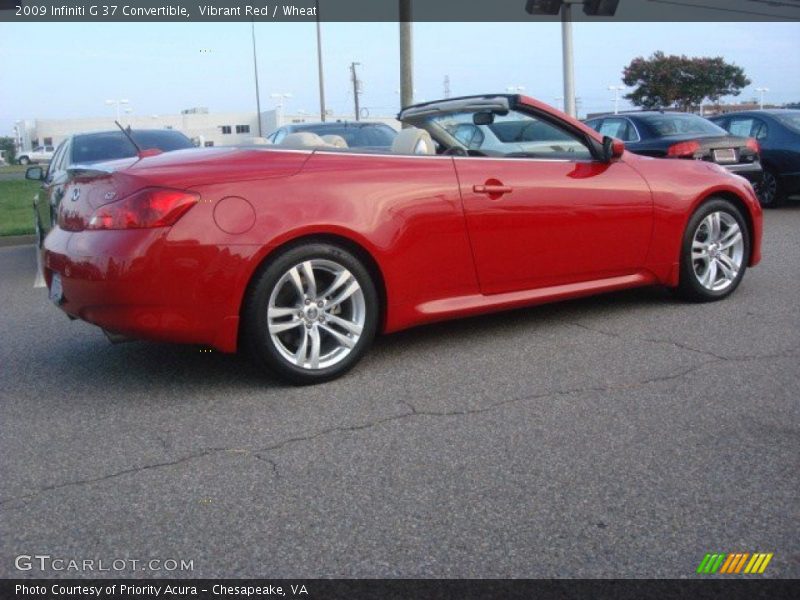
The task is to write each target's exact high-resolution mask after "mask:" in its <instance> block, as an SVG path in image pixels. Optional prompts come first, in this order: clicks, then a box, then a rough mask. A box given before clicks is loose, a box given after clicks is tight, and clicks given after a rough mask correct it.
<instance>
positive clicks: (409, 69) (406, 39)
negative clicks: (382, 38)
mask: <svg viewBox="0 0 800 600" xmlns="http://www.w3.org/2000/svg"><path fill="white" fill-rule="evenodd" d="M411 27H412V22H411V0H400V108H401V109H402V108H405V107H406V106H411V105H412V104H414V49H413V33H412V29H411Z"/></svg>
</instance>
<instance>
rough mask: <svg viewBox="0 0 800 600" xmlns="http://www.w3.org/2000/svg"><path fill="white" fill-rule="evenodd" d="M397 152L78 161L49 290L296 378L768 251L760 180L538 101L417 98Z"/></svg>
mask: <svg viewBox="0 0 800 600" xmlns="http://www.w3.org/2000/svg"><path fill="white" fill-rule="evenodd" d="M400 119H401V121H402V122H403V124H404V125H405V126H406V128H404V129H403V130H402V131H401V132H400V134H398V136H397V138H396V139H395V140H394V143H393V145H392V147H391V149H390V150H375V151H370V152H364V151H363V149H354V150H351V149H349V148H347V144H346V143H344V140H342V139H341V138H340V139H334V138H336V137H337V136H325V138H321V137H319V136H317V135H315V134H312V133H295V134H291V135H288V136H286V137H285V138H284V139H283V140H282V141H281V143H280V144H279V145H267V146H263V145H262V146H255V147H250V148H244V147H238V148H233V147H231V148H209V149H191V150H179V151H176V152H170V153H166V154H160V155H156V156H153V155H152V154H153V153H152V152H147V153H143V155H142V156H139V157H135V158H131V159H125V160H121V161H115V162H109V163H104V164H102V165H97V164H93V165H87V166H80V165H76V166H74V167H72V168H71V169H70V175H71V180H70V182H69V183H68V185H67V187H66V188H65V194H64V199H63V201H62V203H61V207H60V211H59V214H58V224H57V226H56V227H55V228H54V229H53V231H52V232H51V233H50V234H49V235H48V236H47V239H46V241H45V245H44V265H45V271H46V272H45V278H46V281H47V283H48V287H49V291H50V297H51V299H52V300H53V301H54V302H55V303H56V304H57V305H59V306H60V307H61V309H62V310H64V311H65V312H66V313H67V314H68V315H69V316H71V317H73V318H79V319H83V320H85V321H88V322H90V323H94V324H95V325H98V326H99V327H101V328H103V329H104V330H106V331H107V332H111V333H112V334H114V336H115V337H128V338H138V339H149V340H162V341H169V342H181V343H189V344H202V345H209V346H213V347H214V348H216V349H218V350H221V351H223V352H234V351H236V350H238V349H240V348H242V349H247V350H249V351H251V353H252V354H253V355H254V356H255V357H256V359H257V360H258V361H259V362H260V364H261V365H263V366H265V367H268V368H269V369H270V370H271V371H273V372H275V373H277V374H278V375H280V376H282V377H284V378H285V379H288V380H290V381H292V382H295V383H314V382H320V381H324V380H328V379H331V378H333V377H336V376H338V375H340V374H342V373H343V372H345V371H346V370H347V369H349V368H350V367H352V366H353V365H354V364H355V363H356V362H357V361H358V359H359V358H361V357H362V356H363V355H364V353H365V351H366V350H367V348H368V346H369V344H370V342H371V341H372V339H373V337H374V336H375V334H376V333H377V332H393V331H397V330H400V329H403V328H406V327H411V326H414V325H420V324H422V323H427V322H430V321H436V320H441V319H449V318H453V317H460V316H464V315H473V314H477V313H484V312H489V311H497V310H503V309H509V308H514V307H520V306H526V305H532V304H537V303H542V302H550V301H554V300H559V299H563V298H575V297H578V296H585V295H589V294H595V293H599V292H607V291H610V290H619V289H622V288H632V287H636V286H646V285H653V284H660V285H664V286H668V287H671V288H676V289H677V290H678V291H679V292H680V293H681V294H682V295H683V296H685V297H686V298H688V299H691V300H695V301H708V300H718V299H721V298H724V297H725V296H727V295H729V294H730V293H732V292H733V291H734V290H735V289H736V287H737V286H738V285H739V283H740V282H741V280H742V277H743V275H744V272H745V269H746V268H747V267H748V266H752V265H755V264H757V263H758V262H759V260H760V245H761V231H762V213H761V209H760V207H759V204H758V201H757V199H756V196H755V194H754V192H753V189H752V187H751V186H750V184H749V183H748V182H747V181H745V180H744V179H743V178H741V177H739V176H737V175H733V174H731V173H729V172H728V171H726V170H725V169H723V168H721V167H719V166H717V165H716V164H713V163H709V162H704V161H700V160H698V161H677V160H663V159H656V158H648V157H642V156H637V155H634V154H631V153H628V152H626V151H625V150H624V146H623V143H622V142H620V141H618V140H614V139H612V138H608V137H605V138H604V137H601V136H600V135H599V134H598V133H597V132H596V131H594V130H593V129H591V128H589V127H587V126H585V125H583V124H582V123H580V122H578V121H576V120H574V119H572V118H570V117H568V116H566V115H564V114H563V113H561V112H559V111H557V110H555V109H553V108H551V107H549V106H547V105H545V104H542V103H540V102H537V101H536V100H533V99H531V98H527V97H524V96H517V95H488V96H474V97H466V98H456V99H447V100H443V101H439V102H429V103H425V104H418V105H415V106H411V107H409V108H406V109H405V110H403V111H402V112H401V114H400Z"/></svg>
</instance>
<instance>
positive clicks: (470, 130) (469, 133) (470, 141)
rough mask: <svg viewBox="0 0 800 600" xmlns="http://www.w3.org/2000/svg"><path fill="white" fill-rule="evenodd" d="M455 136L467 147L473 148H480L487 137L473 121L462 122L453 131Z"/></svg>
mask: <svg viewBox="0 0 800 600" xmlns="http://www.w3.org/2000/svg"><path fill="white" fill-rule="evenodd" d="M453 136H454V137H455V138H456V139H457V140H458V141H459V142H461V143H462V144H463V145H464V147H465V148H469V149H471V150H477V149H478V148H480V147H481V145H482V144H483V140H484V138H485V136H484V135H483V132H482V131H481V130H480V129H479V128H478V127H477V126H476V125H473V124H472V123H460V124H459V125H458V126H457V127H456V129H455V131H454V132H453Z"/></svg>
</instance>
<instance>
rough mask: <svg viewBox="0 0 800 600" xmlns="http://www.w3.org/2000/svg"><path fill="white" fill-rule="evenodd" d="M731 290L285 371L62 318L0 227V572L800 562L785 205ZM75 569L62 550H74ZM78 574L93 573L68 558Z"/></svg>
mask: <svg viewBox="0 0 800 600" xmlns="http://www.w3.org/2000/svg"><path fill="white" fill-rule="evenodd" d="M765 230H766V236H765V237H766V239H765V245H764V261H763V263H762V264H761V265H760V266H759V267H758V268H756V269H753V270H751V271H749V272H748V273H747V275H746V277H745V279H744V282H743V284H742V286H741V287H740V288H739V290H738V291H737V292H736V294H735V295H734V296H733V297H732V298H730V299H729V300H727V301H724V302H721V303H715V304H706V305H690V304H684V303H681V302H679V301H676V300H675V299H673V298H672V296H671V295H670V294H669V293H667V292H666V291H663V290H660V289H644V290H636V291H631V292H625V293H615V294H611V295H606V296H602V297H597V298H591V299H586V300H580V301H573V302H568V303H562V304H558V305H550V306H542V307H536V308H532V309H526V310H519V311H514V312H509V313H503V314H498V315H492V316H488V317H480V318H475V319H470V320H464V321H457V322H451V323H444V324H439V325H434V326H430V327H424V328H419V329H416V330H412V331H407V332H403V333H400V334H396V335H392V336H388V337H384V338H381V339H379V340H378V341H377V342H376V345H375V347H374V348H373V350H372V352H371V353H370V354H369V356H368V357H367V358H366V359H365V360H364V361H363V362H362V363H361V364H360V365H359V366H358V367H357V368H356V370H355V371H354V372H352V373H351V374H350V375H348V376H346V377H345V378H343V379H341V380H339V381H335V382H333V383H329V384H325V385H322V386H317V387H311V388H294V387H286V386H283V385H280V384H278V383H277V382H276V381H273V380H271V379H270V378H268V377H265V376H263V375H262V374H260V373H258V372H256V371H255V370H254V369H253V368H252V367H251V366H250V365H249V363H247V362H246V361H245V360H244V359H242V358H239V357H236V356H226V355H222V354H219V353H203V352H200V349H198V348H191V347H179V346H169V345H159V344H151V343H143V342H137V343H131V344H124V345H117V346H111V345H110V344H108V342H107V341H106V340H105V338H104V336H103V335H102V333H101V332H100V331H99V330H98V329H95V328H94V327H92V326H89V325H87V324H84V323H80V322H69V321H68V320H67V319H66V317H64V316H63V315H62V314H61V313H60V311H58V310H57V309H55V308H54V307H53V306H51V305H50V304H49V302H48V300H47V295H46V292H45V290H44V289H42V288H34V287H33V282H34V266H33V265H34V252H33V248H32V247H12V248H0V278H1V280H2V284H0V303H1V304H2V313H1V314H2V316H1V317H0V323H1V324H2V340H3V341H2V346H0V365H1V366H0V373H2V386H1V387H0V434H1V436H2V438H1V442H0V444H1V445H2V453H0V464H1V465H2V472H0V480H1V481H2V482H3V484H2V491H1V497H0V576H2V577H19V576H37V577H39V576H64V575H66V574H67V573H63V572H62V573H59V572H55V571H47V572H45V573H41V572H38V571H36V570H34V571H26V572H19V571H17V570H15V568H14V558H15V557H16V556H18V555H20V554H36V553H39V554H48V555H51V556H53V557H60V558H65V559H77V560H82V559H85V558H88V559H104V560H106V561H111V560H114V559H142V560H149V559H176V560H180V559H183V560H192V561H193V565H194V570H193V571H191V572H173V573H169V574H167V573H164V572H140V573H137V572H135V571H130V570H123V571H121V572H119V573H114V572H112V573H104V575H106V576H109V575H110V576H114V575H124V576H132V575H143V576H162V577H163V576H165V575H170V576H192V577H218V576H227V577H293V578H296V577H467V578H470V577H695V576H696V575H695V574H694V572H695V569H696V567H697V565H698V563H699V562H700V560H701V559H702V558H703V555H704V554H705V553H706V552H774V558H773V559H772V562H771V563H770V565H769V568H768V569H767V571H766V574H765V576H772V577H800V503H798V490H800V382H799V381H798V373H800V309H798V298H800V244H799V243H798V237H799V236H800V203H796V204H794V205H793V206H790V207H787V208H784V209H780V210H776V211H770V212H767V214H766V223H765ZM68 574H69V575H71V576H76V575H78V576H79V575H81V574H80V573H75V572H71V573H68ZM85 575H87V576H96V575H98V573H92V572H88V573H85Z"/></svg>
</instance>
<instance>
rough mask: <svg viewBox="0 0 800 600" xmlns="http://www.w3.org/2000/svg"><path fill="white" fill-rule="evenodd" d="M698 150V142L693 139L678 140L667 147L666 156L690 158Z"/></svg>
mask: <svg viewBox="0 0 800 600" xmlns="http://www.w3.org/2000/svg"><path fill="white" fill-rule="evenodd" d="M698 150H700V142H697V141H695V140H692V141H690V142H679V143H677V144H673V145H672V146H670V147H669V148H668V149H667V156H669V157H670V158H691V157H693V156H694V155H695V153H696V152H697V151H698Z"/></svg>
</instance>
